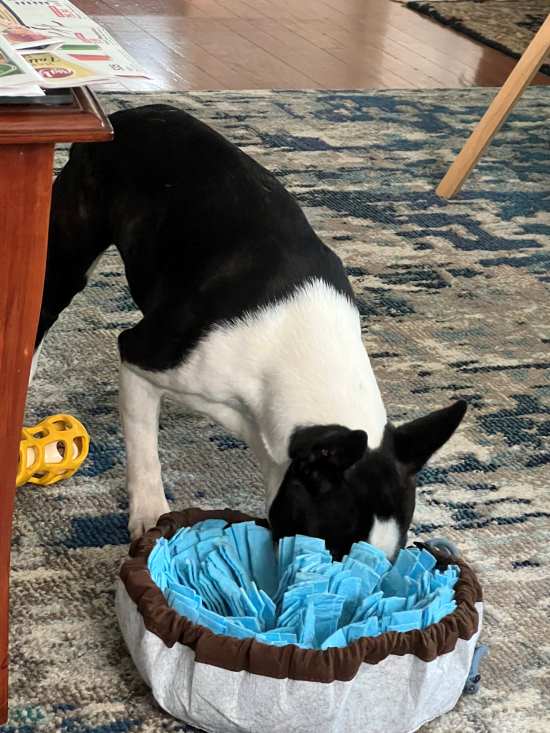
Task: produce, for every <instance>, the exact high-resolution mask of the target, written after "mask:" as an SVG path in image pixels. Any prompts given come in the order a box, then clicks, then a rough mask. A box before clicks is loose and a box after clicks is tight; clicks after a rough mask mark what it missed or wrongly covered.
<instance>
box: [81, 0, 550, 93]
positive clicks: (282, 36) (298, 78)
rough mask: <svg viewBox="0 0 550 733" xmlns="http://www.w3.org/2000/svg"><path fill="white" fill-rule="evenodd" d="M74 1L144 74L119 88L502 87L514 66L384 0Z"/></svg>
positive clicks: (541, 81)
mask: <svg viewBox="0 0 550 733" xmlns="http://www.w3.org/2000/svg"><path fill="white" fill-rule="evenodd" d="M74 1H75V2H76V4H77V5H78V6H79V7H81V8H82V10H84V11H85V12H87V13H88V14H89V15H92V16H93V17H95V18H96V19H97V20H98V22H100V23H101V24H102V25H104V26H105V27H106V28H107V29H108V30H109V31H110V32H111V33H112V34H113V35H114V36H115V37H116V38H117V39H118V40H119V42H120V43H121V44H122V45H123V46H124V47H125V48H127V49H128V51H130V52H131V53H132V54H133V55H134V56H135V58H136V59H138V60H140V61H141V63H142V65H143V66H144V68H145V69H146V70H147V72H148V73H149V74H150V76H151V80H150V81H143V80H124V82H123V83H121V84H120V85H119V86H118V87H116V88H119V89H130V90H136V91H137V90H143V91H146V90H155V89H156V90H159V89H163V90H187V89H265V88H268V89H271V88H274V89H281V88H283V89H293V88H296V89H346V88H348V89H349V88H378V89H383V88H433V87H445V88H460V87H467V86H473V85H481V86H500V85H501V84H502V82H503V81H504V80H505V79H506V77H507V76H508V74H509V73H510V71H511V69H512V68H513V66H514V64H515V61H514V60H513V59H510V58H508V57H507V56H505V55H504V54H502V53H500V52H498V51H495V50H493V49H491V48H489V47H487V46H483V45H481V44H478V43H475V42H474V41H471V40H470V39H468V38H466V37H465V36H461V35H459V34H458V33H455V32H454V31H452V30H450V29H447V28H445V27H443V26H440V25H438V24H437V23H434V22H433V21H431V20H429V19H427V18H425V17H423V16H420V15H418V14H416V13H414V12H413V11H411V10H408V9H407V8H406V7H404V6H403V5H400V4H398V3H396V2H392V1H391V0H130V2H119V1H118V0H74ZM534 83H537V84H550V77H548V76H543V75H541V74H539V75H538V76H537V77H536V78H535V81H534ZM104 88H111V89H112V88H115V87H113V85H112V84H111V85H109V86H108V87H107V86H105V87H104Z"/></svg>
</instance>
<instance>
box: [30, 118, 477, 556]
mask: <svg viewBox="0 0 550 733" xmlns="http://www.w3.org/2000/svg"><path fill="white" fill-rule="evenodd" d="M111 122H112V124H113V127H114V130H115V139H114V142H113V143H108V144H79V145H74V146H73V147H72V149H71V154H70V159H69V162H68V163H67V165H66V166H65V168H64V169H63V171H62V172H61V174H60V175H59V177H58V178H57V180H56V182H55V184H54V191H53V203H52V215H51V223H50V239H49V249H48V260H47V271H46V283H45V291H44V299H43V304H42V311H41V316H40V325H39V330H38V335H37V341H36V345H37V350H36V352H35V357H34V359H33V371H34V368H35V367H36V358H37V356H38V350H39V347H40V345H41V343H42V339H43V337H44V335H45V333H46V332H47V330H48V329H49V328H50V327H51V326H52V324H53V323H54V322H55V320H56V319H57V317H58V316H59V313H60V312H61V311H62V310H63V309H64V308H65V307H66V306H67V305H69V303H70V302H71V299H72V298H73V296H74V295H75V294H76V293H77V292H79V291H80V290H82V288H84V286H85V285H86V281H87V277H88V273H89V272H90V269H91V268H92V266H93V265H94V263H95V261H96V260H97V258H98V257H99V256H100V255H101V253H102V252H103V251H104V250H105V249H106V248H107V247H108V246H109V245H110V244H111V243H115V244H116V245H117V247H118V249H119V251H120V253H121V256H122V258H123V260H124V264H125V268H126V275H127V278H128V283H129V287H130V291H131V294H132V297H133V299H134V300H135V302H136V304H137V306H138V307H139V309H140V310H141V312H142V313H143V318H142V320H141V321H140V322H139V323H138V324H137V325H136V326H135V327H133V328H131V329H129V330H127V331H124V332H123V333H121V335H120V337H119V346H120V356H121V371H120V410H121V416H122V423H123V428H124V435H125V441H126V452H127V481H128V492H129V506H130V520H129V529H130V532H131V535H132V537H137V536H139V535H140V534H141V533H143V532H144V531H145V530H146V529H148V528H149V527H151V526H152V525H154V524H155V523H156V520H157V518H158V517H159V515H161V514H163V513H164V512H167V511H169V507H168V504H167V502H166V499H165V496H164V490H163V486H162V479H161V467H160V463H159V458H158V451H157V431H158V418H159V408H160V402H161V398H162V397H163V395H169V396H171V397H173V398H175V399H177V400H179V401H180V402H181V403H183V404H184V405H185V406H186V407H188V408H192V409H193V410H197V411H199V412H201V413H203V414H205V415H208V416H209V417H210V418H212V419H214V420H216V421H217V422H219V423H221V424H223V425H224V426H225V427H226V429H227V430H229V431H230V432H232V433H234V434H235V435H237V436H239V437H241V438H242V439H243V440H245V441H246V442H247V443H248V445H249V446H250V447H251V448H252V450H253V451H254V453H255V455H256V457H257V459H258V461H259V464H260V467H261V470H262V472H263V476H264V479H265V487H266V509H267V512H268V516H269V520H270V523H271V527H272V530H273V535H274V537H275V539H277V538H280V537H282V536H286V535H294V534H297V533H302V534H307V535H314V536H317V537H323V538H324V539H325V540H326V542H327V546H328V548H329V549H330V550H331V551H332V552H333V554H334V556H335V557H340V556H341V555H342V554H343V553H345V552H347V551H348V549H349V548H350V545H351V544H352V543H353V542H354V541H356V540H359V539H366V540H368V541H369V542H371V543H372V544H374V545H376V546H377V547H379V548H381V549H382V550H384V552H386V553H387V555H388V556H389V557H390V558H392V557H393V556H394V555H395V553H396V552H397V550H398V549H399V548H400V547H402V546H403V545H404V544H405V542H406V537H407V531H408V528H409V526H410V523H411V520H412V516H413V510H414V505H415V474H416V473H417V471H418V470H419V469H420V468H421V467H422V466H423V465H424V464H425V463H426V461H427V460H428V459H429V458H430V456H431V455H432V454H433V453H434V452H435V451H436V450H438V449H439V448H440V447H441V446H442V445H443V444H444V443H445V442H446V441H447V440H448V439H449V438H450V437H451V435H452V434H453V432H454V431H455V429H456V428H457V426H458V425H459V423H460V421H461V420H462V418H463V416H464V413H465V411H466V404H465V403H464V402H457V403H455V404H452V405H450V406H449V407H446V408H444V409H442V410H439V411H437V412H434V413H431V414H430V415H428V416H426V417H423V418H421V419H418V420H415V421H413V422H410V423H407V424H405V425H402V426H400V427H394V426H393V425H391V424H390V423H389V422H388V419H387V417H386V410H385V409H384V404H383V402H382V397H381V396H380V391H379V389H378V385H377V383H376V379H375V376H374V373H373V370H372V368H371V364H370V361H369V357H368V355H367V353H366V351H365V348H364V346H363V343H362V340H361V329H360V323H359V314H358V311H357V308H356V306H355V305H354V299H353V293H352V290H351V287H350V284H349V282H348V279H347V277H346V274H345V272H344V268H343V266H342V263H341V262H340V260H339V258H338V257H337V256H336V255H335V254H334V253H333V252H332V251H331V250H330V249H328V248H327V247H326V246H325V245H324V244H323V243H322V242H321V241H320V240H319V238H318V237H317V236H316V234H315V232H314V231H313V230H312V228H311V226H310V225H309V224H308V222H307V220H306V218H305V216H304V214H303V212H302V211H301V209H300V207H299V206H298V205H297V203H296V202H295V200H294V199H293V197H292V196H291V195H290V194H289V193H288V192H287V191H286V190H285V189H284V188H283V186H282V185H281V184H280V183H279V182H278V181H277V180H276V178H274V176H273V175H271V174H270V173H269V172H268V171H266V170H265V169H264V168H263V167H262V166H260V165H259V164H258V163H256V162H255V161H254V160H252V159H251V158H250V157H248V156H247V155H245V154H244V153H243V152H242V151H240V150H239V149H238V148H237V147H235V146H234V145H232V144H231V143H229V142H228V141H227V140H225V139H224V138H223V137H222V136H221V135H219V134H218V133H216V132H215V131H214V130H212V129H211V128H209V127H207V126H206V125H204V124H203V123H201V122H199V121H198V120H196V119H194V118H193V117H191V116H190V115H188V114H186V113H185V112H183V111H181V110H178V109H175V108H173V107H170V106H165V105H154V106H148V107H142V108H140V109H133V110H127V111H123V112H117V113H116V114H114V115H112V117H111Z"/></svg>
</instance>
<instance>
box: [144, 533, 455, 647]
mask: <svg viewBox="0 0 550 733" xmlns="http://www.w3.org/2000/svg"><path fill="white" fill-rule="evenodd" d="M435 565H436V560H435V558H434V556H433V555H432V554H431V553H429V552H428V551H426V550H419V549H417V548H410V549H407V550H401V552H400V553H399V556H398V558H397V560H396V562H395V564H394V565H393V566H392V564H391V563H390V562H389V561H388V559H387V558H386V556H385V555H384V553H383V552H381V551H380V550H378V549H377V548H375V547H373V546H372V545H369V544H368V543H366V542H357V543H356V544H354V545H353V546H352V548H351V550H350V554H349V556H346V557H345V558H344V559H343V560H342V562H333V561H332V556H331V554H330V552H328V550H327V549H326V548H325V543H324V541H323V540H319V539H316V538H314V537H303V536H300V535H298V536H296V537H287V538H285V539H283V540H281V542H280V543H279V547H278V556H276V554H275V549H274V547H273V542H272V538H271V533H270V532H269V531H268V530H267V529H264V528H263V527H258V526H257V525H256V524H254V522H242V523H240V524H233V525H231V526H227V525H226V523H225V522H224V521H223V520H217V519H216V520H206V521H204V522H200V523H199V524H197V525H195V526H194V527H188V528H185V529H182V530H180V531H179V532H177V533H176V534H175V535H174V537H173V538H172V539H171V540H169V541H167V540H165V539H160V540H159V541H158V542H157V543H156V545H155V547H154V548H153V550H152V552H151V554H150V555H149V561H148V567H149V572H150V573H151V577H152V579H153V580H154V582H155V583H156V585H157V586H158V587H159V588H160V589H161V590H162V592H163V593H164V595H165V597H166V599H167V601H168V603H169V605H170V606H172V607H173V608H174V609H175V610H176V611H178V613H180V614H181V615H182V616H185V617H186V618H188V619H189V620H191V621H192V622H193V623H197V624H200V625H202V626H206V627H207V628H209V629H210V630H211V631H213V632H214V633H217V634H225V635H228V636H235V637H237V638H241V639H245V638H255V639H257V640H258V641H262V642H265V643H268V644H274V645H276V646H281V645H284V644H296V645H297V646H300V647H302V648H308V649H328V648H330V647H345V646H347V645H348V644H350V643H351V642H353V641H355V640H356V639H359V638H361V637H364V636H378V635H379V634H382V633H384V632H386V631H402V632H405V631H410V630H412V629H423V628H425V627H426V626H429V625H430V624H433V623H437V622H438V621H440V620H441V619H442V618H443V617H444V616H446V615H447V614H449V613H451V612H452V611H454V609H455V608H456V602H455V600H454V590H453V589H454V586H455V584H456V582H457V580H458V577H459V569H458V567H457V566H455V565H450V566H449V567H448V568H447V569H446V570H445V572H441V571H439V570H437V569H435Z"/></svg>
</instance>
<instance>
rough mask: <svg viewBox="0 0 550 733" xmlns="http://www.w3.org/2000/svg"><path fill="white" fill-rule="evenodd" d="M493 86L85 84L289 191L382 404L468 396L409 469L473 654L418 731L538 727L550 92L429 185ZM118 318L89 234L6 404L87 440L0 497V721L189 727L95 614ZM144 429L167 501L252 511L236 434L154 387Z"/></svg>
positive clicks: (17, 727)
mask: <svg viewBox="0 0 550 733" xmlns="http://www.w3.org/2000/svg"><path fill="white" fill-rule="evenodd" d="M493 93H494V92H492V91H491V90H467V91H466V90H464V91H450V92H442V91H437V92H431V91H430V92H398V93H394V92H380V93H369V94H367V95H365V94H364V93H358V92H338V93H331V92H310V93H302V92H291V93H285V92H281V93H271V92H250V93H238V92H234V93H231V92H230V93H225V92H222V93H192V94H178V93H174V94H157V95H145V94H144V95H126V96H123V95H111V96H107V97H103V102H104V103H105V105H106V107H107V108H108V109H109V110H115V109H119V108H122V107H130V106H137V105H139V104H144V103H147V102H150V101H153V100H155V101H168V102H171V103H174V104H177V105H180V106H181V107H182V108H185V109H187V110H189V111H190V112H192V113H195V114H196V115H197V116H199V117H200V118H201V119H203V120H205V121H207V122H209V123H211V124H212V125H214V126H215V127H216V128H217V129H218V130H220V131H221V132H223V133H224V134H225V135H227V136H228V137H229V138H230V139H232V140H233V141H234V142H236V143H238V144H239V145H241V146H242V147H243V148H244V149H245V150H246V151H247V152H248V153H250V154H251V155H253V156H255V157H256V158H257V159H259V160H260V161H261V162H262V163H264V164H265V165H266V166H267V167H268V168H270V169H272V170H273V171H274V172H275V173H276V174H277V175H278V176H279V178H280V179H281V181H283V183H285V184H286V185H287V186H288V187H289V188H290V189H291V190H292V191H293V192H294V193H295V194H296V196H297V197H298V199H299V200H300V202H301V203H302V205H303V206H304V207H305V209H306V212H307V214H308V216H309V217H310V219H311V221H312V222H313V224H314V226H315V227H316V229H317V231H318V232H319V234H320V235H321V236H322V237H323V238H324V240H325V241H326V242H327V243H328V244H329V245H331V246H332V247H333V248H334V249H335V250H336V251H337V252H338V253H339V254H340V255H341V257H342V258H343V259H344V261H345V263H346V266H347V268H348V272H349V275H350V277H351V280H352V283H353V286H354V288H355V292H356V294H357V298H358V301H359V304H360V308H361V312H362V314H363V325H364V336H365V342H366V344H367V346H368V349H369V352H370V354H371V356H372V359H373V362H374V366H375V369H376V371H377V374H378V378H379V382H380V385H381V388H382V392H383V394H384V395H385V399H386V403H387V407H388V411H389V414H390V415H391V417H392V418H393V419H394V420H395V421H396V422H399V421H401V420H403V419H405V418H412V417H414V416H417V415H420V414H423V413H425V412H427V411H428V410H430V409H432V408H436V407H440V406H442V405H445V404H447V403H448V402H449V400H451V399H455V398H457V397H463V398H465V399H467V400H468V402H469V403H470V411H469V413H468V415H467V419H466V422H465V424H464V427H463V428H462V429H461V430H460V433H459V435H458V436H457V437H456V439H454V440H452V441H451V443H450V444H449V445H448V446H447V447H446V448H445V449H444V451H443V452H442V453H441V454H440V455H439V456H438V457H437V459H436V460H435V461H434V462H433V464H431V465H430V467H429V468H428V469H427V470H425V471H424V473H423V474H422V479H421V481H420V487H419V492H418V493H419V497H418V508H417V512H416V515H415V524H414V527H413V530H412V533H411V539H412V540H414V539H420V538H428V537H432V536H447V537H449V538H450V539H451V540H453V541H454V542H455V543H456V544H457V545H458V546H459V547H460V548H461V549H462V550H463V552H464V555H465V557H466V558H467V559H468V560H469V561H470V562H472V563H473V564H474V566H475V567H476V568H477V570H478V572H479V574H480V577H481V580H482V583H483V585H484V591H485V596H486V626H485V630H484V633H483V637H484V641H485V642H486V643H488V644H489V645H490V649H491V656H490V658H488V660H487V661H486V662H484V664H483V680H482V687H481V691H480V693H479V694H478V695H477V696H472V697H467V698H463V699H462V700H461V701H460V702H459V703H458V705H457V707H456V709H455V710H454V711H453V712H451V713H450V714H449V715H447V716H446V717H445V718H443V719H441V720H439V721H435V722H434V723H432V724H430V725H429V726H427V727H426V728H425V730H427V731H430V732H431V733H449V731H462V732H463V733H474V732H475V733H482V732H484V731H499V733H507V732H510V733H512V732H513V733H517V732H518V731H521V732H522V733H527V731H531V732H532V731H548V730H550V642H549V639H550V620H549V619H550V615H549V614H550V596H549V594H548V588H549V585H550V549H549V547H550V545H549V542H548V539H549V537H550V491H549V481H548V472H549V464H550V380H549V376H550V354H549V343H550V300H549V297H548V287H549V284H550V275H549V272H548V264H549V262H550V214H549V212H550V142H549V138H548V135H545V134H543V129H544V120H545V119H546V118H547V117H548V110H549V109H550V89H546V88H543V89H530V90H527V92H526V93H525V95H524V96H523V98H522V99H521V101H520V103H519V105H518V107H517V109H516V111H515V113H514V114H513V115H512V117H511V118H510V120H509V121H508V122H507V124H506V125H505V127H504V128H503V130H502V131H501V132H500V133H499V135H498V136H497V138H496V140H495V142H494V143H493V145H492V147H491V148H490V150H489V151H488V154H487V155H486V156H485V158H484V159H483V160H482V161H481V163H480V164H479V166H478V167H477V169H476V170H475V171H474V173H473V174H472V176H471V178H470V179H469V181H468V183H467V185H466V186H465V189H464V191H463V193H462V194H461V195H460V196H459V197H458V198H457V199H456V200H455V201H453V202H446V201H443V200H440V199H439V198H437V197H436V196H435V195H434V193H433V191H434V187H435V185H436V184H437V182H438V181H439V179H440V178H441V176H442V175H443V174H444V172H445V170H446V169H447V166H448V165H449V163H450V161H451V159H452V157H453V154H454V153H456V151H457V150H458V148H459V147H460V146H461V144H462V141H463V140H464V138H465V137H466V134H467V132H468V131H469V130H470V129H471V128H472V126H473V125H474V124H475V122H476V121H477V120H478V119H479V117H480V115H481V114H482V112H483V111H484V110H485V108H486V106H487V104H488V102H489V99H490V97H491V96H492V94H493ZM64 156H65V152H64V151H61V152H60V154H59V161H58V162H59V164H61V163H62V162H63V160H64ZM77 244H78V243H75V246H77ZM136 320H137V314H136V313H135V311H134V309H133V306H132V302H131V300H130V298H129V295H128V291H127V289H126V285H125V280H124V277H123V273H122V267H121V263H120V261H119V259H118V256H117V254H116V252H115V251H114V250H110V251H109V252H108V253H107V254H106V256H105V257H104V259H103V260H102V262H101V266H100V268H99V269H98V270H97V271H96V273H95V275H94V278H93V281H92V282H91V283H90V285H89V286H88V288H87V289H86V290H85V291H84V293H82V294H81V295H79V296H78V297H77V299H76V300H75V302H74V303H73V305H72V306H71V308H69V309H68V310H67V311H66V312H65V313H64V314H63V316H62V318H61V320H60V322H59V323H58V324H57V325H56V327H55V328H54V329H53V330H52V333H51V334H50V335H49V337H48V339H47V342H46V346H45V348H44V352H43V357H42V361H41V364H40V366H39V371H38V375H37V378H36V381H35V383H34V384H33V387H32V389H31V391H30V394H29V398H28V415H27V424H32V423H33V422H34V421H38V419H40V418H41V417H43V416H45V415H48V414H52V413H56V412H69V413H74V414H75V415H76V416H78V417H79V418H80V419H81V420H82V421H83V423H84V424H85V425H86V426H87V427H88V429H89V431H90V433H91V436H92V441H93V442H92V450H91V455H90V458H89V460H88V462H87V463H86V464H85V466H84V467H83V468H82V469H81V471H80V472H79V473H78V474H77V475H76V476H75V477H74V478H73V479H71V480H69V481H66V482H62V483H60V484H57V485H55V486H52V487H49V488H38V487H36V488H35V487H32V486H26V487H23V488H21V489H19V490H18V493H17V509H16V515H15V527H14V534H13V573H12V590H13V606H12V632H11V642H12V647H11V658H12V686H11V709H10V721H9V723H8V724H7V725H6V726H5V727H3V728H1V729H0V730H1V731H2V733H34V732H35V731H40V732H41V731H59V732H60V733H126V732H127V731H131V732H132V733H134V732H137V731H140V732H144V733H149V732H152V731H184V730H188V728H186V726H185V725H183V724H180V723H177V722H175V721H173V720H172V719H170V718H169V717H168V716H167V715H166V714H164V713H163V712H162V711H160V710H159V709H158V708H157V707H156V705H155V703H154V701H153V700H152V698H151V696H150V694H149V692H148V690H147V688H146V686H145V685H144V684H143V682H142V681H141V680H140V679H139V678H138V676H137V674H136V672H135V670H134V667H133V664H132V661H131V659H130V658H129V656H128V654H127V652H126V650H125V647H124V645H123V643H122V641H121V637H120V634H119V631H118V628H117V624H116V621H115V616H114V610H113V584H114V579H115V576H116V574H117V568H118V565H119V563H120V561H121V559H122V558H123V557H124V555H125V553H126V551H127V542H128V537H127V533H126V508H127V504H126V495H125V488H124V456H123V445H122V438H121V432H120V427H119V421H118V415H117V348H116V337H117V334H118V333H119V331H120V330H121V329H123V328H126V327H127V326H128V325H129V324H133V323H134V322H135V321H136ZM160 446H161V454H162V455H161V457H162V463H163V467H164V477H165V483H166V488H167V492H168V495H169V499H170V501H171V504H172V506H173V507H174V508H183V507H185V506H189V505H199V506H203V507H208V508H209V507H224V506H229V507H233V508H240V509H244V510H245V511H248V512H261V511H262V506H263V496H262V486H261V482H260V478H259V475H258V470H257V466H256V464H255V463H254V460H253V459H252V457H251V455H250V452H249V451H248V450H247V449H246V447H245V446H244V445H243V444H242V443H240V442H239V441H236V440H234V439H233V438H232V437H231V436H229V435H227V434H226V433H225V431H224V430H223V429H221V428H220V427H219V426H217V425H214V424H212V423H211V422H209V421H208V420H206V419H203V418H201V417H198V416H196V415H188V414H183V413H182V412H181V410H180V408H179V407H177V406H175V405H173V404H170V403H167V404H166V405H165V407H164V409H163V414H162V426H161V434H160ZM266 733H269V732H266ZM389 733H391V732H389Z"/></svg>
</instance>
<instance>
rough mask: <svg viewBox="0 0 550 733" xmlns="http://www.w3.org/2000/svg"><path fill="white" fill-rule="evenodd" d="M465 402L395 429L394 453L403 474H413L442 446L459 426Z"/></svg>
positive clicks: (463, 413)
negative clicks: (403, 468)
mask: <svg viewBox="0 0 550 733" xmlns="http://www.w3.org/2000/svg"><path fill="white" fill-rule="evenodd" d="M467 407H468V405H467V403H466V402H465V401H464V400H459V401H458V402H455V403H453V404H452V405H450V406H449V407H444V408H443V409H442V410H436V411H435V412H431V413H430V414H429V415H426V416H425V417H421V418H418V420H413V421H412V422H408V423H405V424H404V425H401V426H400V427H398V428H396V429H395V432H394V450H395V455H396V458H397V460H398V461H399V462H400V463H402V464H403V465H404V466H405V468H406V470H407V471H410V472H411V473H416V472H417V471H419V470H420V469H421V468H422V466H423V465H424V464H425V463H426V462H427V461H428V460H429V458H430V457H431V456H432V455H433V454H434V453H435V452H436V451H438V450H439V449H440V448H441V446H443V445H444V444H445V443H446V442H447V441H448V440H449V438H450V437H451V435H452V434H453V433H454V431H455V430H456V429H457V427H458V426H459V425H460V423H461V421H462V418H463V417H464V415H465V413H466V408H467Z"/></svg>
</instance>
